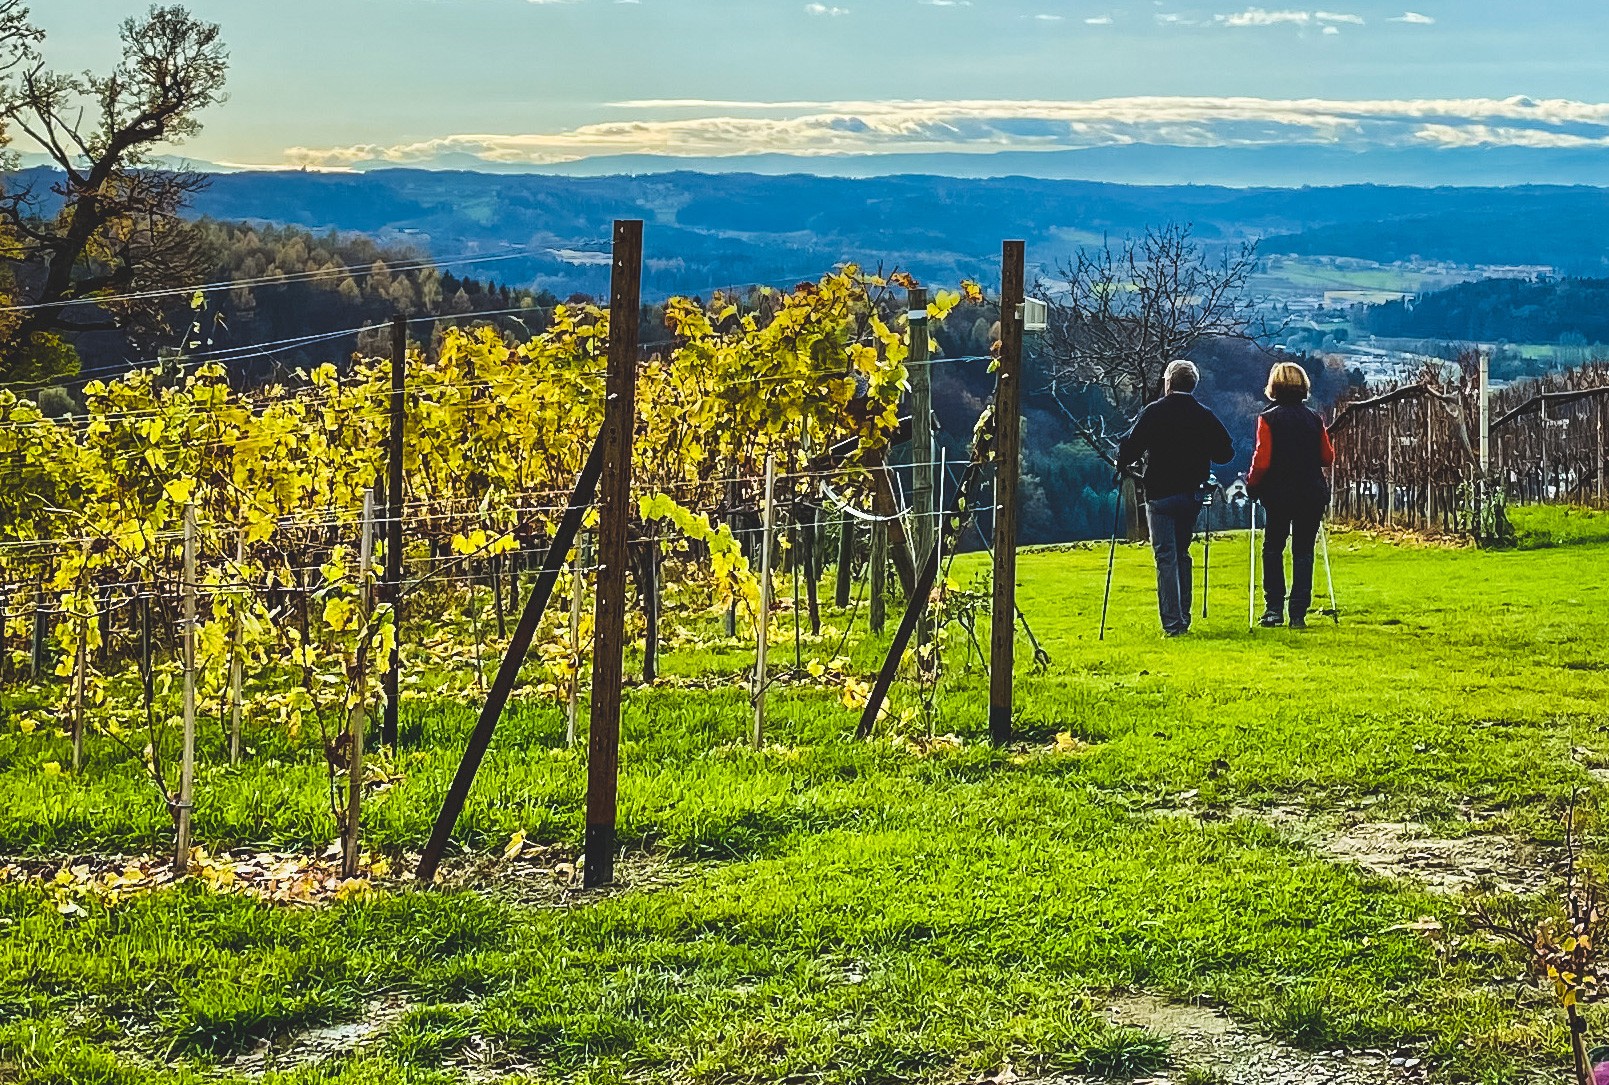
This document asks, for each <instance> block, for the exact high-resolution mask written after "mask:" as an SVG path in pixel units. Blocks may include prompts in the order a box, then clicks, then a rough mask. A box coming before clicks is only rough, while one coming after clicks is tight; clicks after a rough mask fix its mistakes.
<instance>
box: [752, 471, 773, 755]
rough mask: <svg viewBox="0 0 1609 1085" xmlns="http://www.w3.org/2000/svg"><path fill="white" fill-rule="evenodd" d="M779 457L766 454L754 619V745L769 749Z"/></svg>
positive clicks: (757, 748) (756, 747) (758, 748)
mask: <svg viewBox="0 0 1609 1085" xmlns="http://www.w3.org/2000/svg"><path fill="white" fill-rule="evenodd" d="M776 485H777V459H776V456H775V455H774V454H771V453H767V454H766V457H765V527H764V530H763V531H762V533H761V535H760V613H759V615H758V617H756V619H755V622H754V635H755V649H754V748H755V749H756V750H760V749H764V748H765V692H766V686H767V684H768V683H767V681H766V665H765V654H766V648H767V647H768V646H769V644H770V640H771V535H772V533H773V531H774V530H775V529H776V502H775V500H774V498H775V497H776Z"/></svg>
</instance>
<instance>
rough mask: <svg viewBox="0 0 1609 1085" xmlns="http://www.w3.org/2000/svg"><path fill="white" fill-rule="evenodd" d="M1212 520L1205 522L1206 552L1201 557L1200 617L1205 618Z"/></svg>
mask: <svg viewBox="0 0 1609 1085" xmlns="http://www.w3.org/2000/svg"><path fill="white" fill-rule="evenodd" d="M1211 578H1212V522H1211V521H1210V520H1209V521H1208V522H1207V544H1206V552H1205V553H1204V554H1203V555H1202V557H1201V619H1202V620H1203V621H1205V620H1206V618H1207V598H1208V596H1209V595H1210V594H1211V592H1210V586H1211V583H1212V580H1211Z"/></svg>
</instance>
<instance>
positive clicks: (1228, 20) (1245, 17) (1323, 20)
mask: <svg viewBox="0 0 1609 1085" xmlns="http://www.w3.org/2000/svg"><path fill="white" fill-rule="evenodd" d="M1212 18H1213V21H1214V22H1216V23H1218V24H1219V25H1221V26H1234V27H1245V26H1309V25H1311V24H1313V23H1317V24H1319V25H1322V26H1325V27H1328V28H1329V29H1327V30H1326V31H1325V33H1329V30H1330V29H1334V28H1335V26H1336V25H1337V24H1347V25H1351V26H1362V25H1363V16H1361V15H1355V14H1352V13H1350V12H1344V11H1293V10H1286V11H1269V10H1267V9H1265V8H1247V9H1246V10H1245V11H1239V12H1235V13H1233V14H1229V15H1214V16H1213V17H1212Z"/></svg>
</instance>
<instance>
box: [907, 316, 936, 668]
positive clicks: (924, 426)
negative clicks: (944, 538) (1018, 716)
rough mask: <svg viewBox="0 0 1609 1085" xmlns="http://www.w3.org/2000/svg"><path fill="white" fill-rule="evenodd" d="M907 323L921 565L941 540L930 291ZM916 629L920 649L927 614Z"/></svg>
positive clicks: (915, 528) (915, 525) (914, 512)
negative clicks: (930, 357)
mask: <svg viewBox="0 0 1609 1085" xmlns="http://www.w3.org/2000/svg"><path fill="white" fill-rule="evenodd" d="M907 299H908V300H907V304H906V322H907V324H908V325H909V327H910V334H911V352H910V359H909V361H908V362H907V363H906V364H907V366H908V367H909V370H910V374H911V527H912V531H911V542H912V546H911V549H912V551H913V552H914V555H915V557H916V560H918V561H921V560H922V559H924V558H925V557H926V556H927V552H928V551H929V550H931V549H933V540H934V539H935V538H937V531H936V530H935V529H936V526H937V520H936V518H935V514H936V511H937V510H936V508H935V506H934V503H933V490H934V486H933V478H934V465H933V380H932V377H933V373H932V367H931V366H929V365H928V349H929V348H928V334H927V291H926V290H924V289H922V288H921V287H912V288H911V290H910V291H909V293H908V295H907ZM923 615H924V616H923V618H922V620H921V621H919V622H918V623H917V625H916V647H917V648H918V649H921V648H922V647H923V646H924V645H925V644H927V642H928V637H929V633H930V626H931V624H932V623H930V622H929V621H928V620H927V618H926V611H925V610H924V611H923Z"/></svg>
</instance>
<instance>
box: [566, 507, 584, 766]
mask: <svg viewBox="0 0 1609 1085" xmlns="http://www.w3.org/2000/svg"><path fill="white" fill-rule="evenodd" d="M586 569H587V537H586V536H585V535H583V536H582V537H581V545H580V546H579V547H578V548H577V549H576V555H575V565H574V566H572V568H571V570H570V571H571V574H572V575H573V577H574V580H575V583H574V584H573V585H572V587H571V591H570V650H571V651H572V652H573V653H574V654H575V673H574V674H573V675H571V676H570V705H569V709H568V711H567V712H566V714H565V721H564V744H565V745H566V746H574V745H575V721H576V716H577V714H578V713H579V712H580V711H581V593H582V592H583V591H585V590H586V586H587V572H586Z"/></svg>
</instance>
